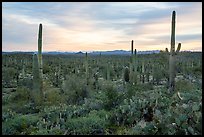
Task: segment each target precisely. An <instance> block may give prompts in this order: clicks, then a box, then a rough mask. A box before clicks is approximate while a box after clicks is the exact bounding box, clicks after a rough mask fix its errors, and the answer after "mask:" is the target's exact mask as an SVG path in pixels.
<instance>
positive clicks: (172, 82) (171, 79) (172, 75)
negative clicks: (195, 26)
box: [166, 11, 181, 92]
mask: <svg viewBox="0 0 204 137" xmlns="http://www.w3.org/2000/svg"><path fill="white" fill-rule="evenodd" d="M175 20H176V12H175V11H173V13H172V28H171V50H170V52H168V49H167V48H166V52H168V53H169V91H170V92H173V91H174V89H175V77H176V72H175V67H176V66H175V65H176V62H175V55H176V54H177V53H178V52H179V51H180V49H181V43H179V44H178V47H177V50H176V51H175V24H176V21H175Z"/></svg>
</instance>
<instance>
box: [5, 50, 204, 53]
mask: <svg viewBox="0 0 204 137" xmlns="http://www.w3.org/2000/svg"><path fill="white" fill-rule="evenodd" d="M109 51H127V52H131V50H122V49H121V50H102V51H100V50H93V51H82V50H79V51H57V50H54V51H42V53H43V52H72V53H77V52H83V53H86V52H88V53H90V52H109ZM145 51H165V50H137V52H145ZM189 51H190V52H202V50H181V51H180V52H189ZM2 52H38V51H37V50H36V51H17V50H16V51H2Z"/></svg>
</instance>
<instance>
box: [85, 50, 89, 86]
mask: <svg viewBox="0 0 204 137" xmlns="http://www.w3.org/2000/svg"><path fill="white" fill-rule="evenodd" d="M85 69H86V85H88V75H89V74H88V56H87V52H86V60H85Z"/></svg>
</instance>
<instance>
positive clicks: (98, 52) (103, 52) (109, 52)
mask: <svg viewBox="0 0 204 137" xmlns="http://www.w3.org/2000/svg"><path fill="white" fill-rule="evenodd" d="M35 52H36V51H35ZM35 52H23V51H22V52H21V51H14V52H4V51H3V52H2V54H5V53H6V54H13V53H15V54H16V53H27V54H33V53H35ZM159 52H160V51H159V50H149V51H137V54H153V53H159ZM85 53H86V52H82V51H79V52H61V51H49V52H43V54H53V55H56V54H77V55H82V54H85ZM88 54H89V55H100V54H102V55H130V54H131V51H126V50H113V51H92V52H88Z"/></svg>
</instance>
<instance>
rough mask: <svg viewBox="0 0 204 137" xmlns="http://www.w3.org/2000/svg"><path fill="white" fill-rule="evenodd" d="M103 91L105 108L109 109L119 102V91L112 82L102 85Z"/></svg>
mask: <svg viewBox="0 0 204 137" xmlns="http://www.w3.org/2000/svg"><path fill="white" fill-rule="evenodd" d="M102 91H103V92H105V95H106V99H105V100H104V105H105V109H107V110H110V109H112V108H114V107H115V106H117V105H118V103H119V93H118V91H117V88H116V86H114V85H112V84H106V85H104V87H103V89H102Z"/></svg>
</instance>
